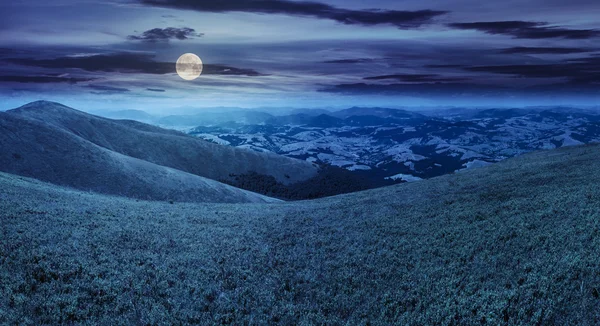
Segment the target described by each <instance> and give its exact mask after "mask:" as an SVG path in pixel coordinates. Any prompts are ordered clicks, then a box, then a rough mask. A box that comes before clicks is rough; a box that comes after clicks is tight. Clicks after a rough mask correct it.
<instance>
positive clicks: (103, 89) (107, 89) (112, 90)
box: [86, 85, 130, 95]
mask: <svg viewBox="0 0 600 326" xmlns="http://www.w3.org/2000/svg"><path fill="white" fill-rule="evenodd" d="M86 87H87V88H91V89H93V90H94V91H93V92H90V93H92V94H97V95H109V94H122V93H127V92H129V91H130V90H129V89H127V88H122V87H114V86H105V85H89V86H86Z"/></svg>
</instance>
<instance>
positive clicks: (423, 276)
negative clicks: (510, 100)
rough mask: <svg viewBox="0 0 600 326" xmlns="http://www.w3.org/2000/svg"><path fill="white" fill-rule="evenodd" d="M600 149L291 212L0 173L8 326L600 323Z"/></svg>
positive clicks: (3, 316) (3, 313)
mask: <svg viewBox="0 0 600 326" xmlns="http://www.w3.org/2000/svg"><path fill="white" fill-rule="evenodd" d="M599 158H600V147H599V146H598V145H589V146H581V147H575V148H565V149H560V150H556V151H546V152H538V153H531V154H526V155H523V156H521V157H518V158H515V159H510V160H507V161H504V162H501V163H498V164H496V165H494V166H491V167H486V168H481V169H475V170H471V171H465V172H460V173H456V174H454V175H447V176H443V177H439V178H433V179H430V180H425V181H420V182H415V183H410V184H401V185H396V186H391V187H386V188H381V189H374V190H369V191H365V192H360V193H354V194H348V195H342V196H337V197H331V198H324V199H319V200H314V201H301V202H294V203H282V204H191V203H188V204H185V203H176V202H175V203H174V204H169V203H161V202H148V201H135V200H131V199H125V198H120V197H109V196H103V195H96V194H91V193H82V192H78V191H74V190H69V189H66V188H59V187H55V186H51V185H48V184H44V183H41V182H38V181H35V180H31V179H26V178H20V177H15V176H11V175H7V174H0V222H1V225H2V227H1V228H0V324H25V325H28V324H29V325H39V324H110V325H119V324H122V325H130V324H143V325H147V324H150V325H163V324H204V325H205V324H236V325H238V324H252V325H254V324H299V325H313V324H330V325H341V324H344V325H345V324H362V325H390V324H400V325H480V324H490V325H536V324H538V325H549V324H555V325H594V324H598V323H600V297H599V296H600V295H599V291H600V259H599V257H600V224H599V221H600V165H599V164H598V163H597V162H598V159H599Z"/></svg>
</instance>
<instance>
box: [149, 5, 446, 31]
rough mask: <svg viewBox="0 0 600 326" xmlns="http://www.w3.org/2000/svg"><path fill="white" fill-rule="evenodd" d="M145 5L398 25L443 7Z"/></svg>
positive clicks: (426, 18)
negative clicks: (382, 8) (410, 9)
mask: <svg viewBox="0 0 600 326" xmlns="http://www.w3.org/2000/svg"><path fill="white" fill-rule="evenodd" d="M139 1H140V2H141V3H142V4H145V5H149V6H158V7H167V8H176V9H185V10H195V11H203V12H232V11H237V12H252V13H262V14H284V15H292V16H307V17H315V18H320V19H330V20H334V21H337V22H339V23H342V24H348V25H364V26H371V25H380V24H389V25H394V26H397V27H399V28H415V27H419V26H421V25H424V24H427V23H430V22H431V21H432V20H433V18H435V17H437V16H440V15H444V14H446V13H448V12H447V11H436V10H419V11H399V10H348V9H342V8H337V7H334V6H331V5H328V4H324V3H319V2H308V1H288V0H227V1H215V0H139Z"/></svg>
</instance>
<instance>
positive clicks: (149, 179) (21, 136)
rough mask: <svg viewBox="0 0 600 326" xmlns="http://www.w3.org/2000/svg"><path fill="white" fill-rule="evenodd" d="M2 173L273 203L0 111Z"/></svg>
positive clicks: (117, 190)
mask: <svg viewBox="0 0 600 326" xmlns="http://www.w3.org/2000/svg"><path fill="white" fill-rule="evenodd" d="M0 170H2V171H6V172H10V173H15V174H19V175H24V176H29V177H34V178H37V179H40V180H44V181H48V182H51V183H55V184H58V185H65V186H71V187H74V188H77V189H82V190H91V191H96V192H100V193H105V194H115V195H123V196H128V197H134V198H141V199H152V200H175V201H194V202H272V201H276V200H274V199H271V198H268V197H265V196H262V195H258V194H255V193H252V192H248V191H244V190H241V189H237V188H234V187H231V186H227V185H224V184H222V183H219V182H217V181H214V180H210V179H207V178H203V177H200V176H197V175H193V174H190V173H186V172H182V171H179V170H175V169H172V168H167V167H164V166H160V165H156V164H153V163H150V162H147V161H143V160H139V159H136V158H132V157H129V156H125V155H123V154H120V153H117V152H114V151H111V150H108V149H106V148H103V147H100V146H97V145H95V144H93V143H91V142H89V141H87V140H85V139H83V138H81V137H78V136H76V135H74V134H73V133H70V132H68V131H65V130H63V129H59V128H56V127H54V126H52V125H51V124H47V123H43V122H41V121H37V120H31V119H23V118H21V117H19V116H15V115H11V114H6V113H2V112H0Z"/></svg>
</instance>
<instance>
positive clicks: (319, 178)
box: [222, 166, 399, 200]
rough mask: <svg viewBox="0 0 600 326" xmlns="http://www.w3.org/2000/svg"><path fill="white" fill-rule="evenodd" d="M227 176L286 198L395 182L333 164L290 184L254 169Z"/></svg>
mask: <svg viewBox="0 0 600 326" xmlns="http://www.w3.org/2000/svg"><path fill="white" fill-rule="evenodd" d="M230 177H231V179H230V180H222V182H225V183H227V184H230V185H232V186H235V187H238V188H241V189H245V190H249V191H253V192H256V193H260V194H263V195H266V196H269V197H274V198H280V199H287V200H303V199H315V198H321V197H328V196H334V195H339V194H345V193H350V192H355V191H361V190H367V189H373V188H378V187H382V186H387V185H392V184H395V183H399V182H398V181H393V180H375V179H373V178H368V177H366V176H364V175H360V174H359V173H356V172H352V171H348V170H346V169H342V168H338V167H334V166H326V167H323V168H321V169H320V170H319V173H318V174H317V175H316V176H314V177H312V178H310V179H308V180H305V181H302V182H298V183H294V184H291V185H284V184H283V183H281V182H278V181H277V180H276V179H275V178H274V177H273V176H269V175H264V174H259V173H256V172H250V173H245V174H231V175H230Z"/></svg>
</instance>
